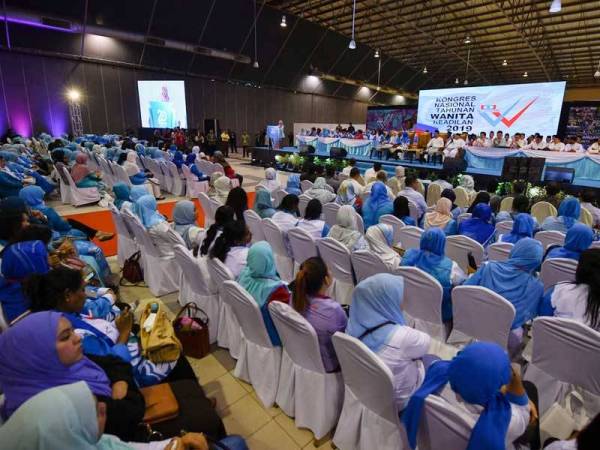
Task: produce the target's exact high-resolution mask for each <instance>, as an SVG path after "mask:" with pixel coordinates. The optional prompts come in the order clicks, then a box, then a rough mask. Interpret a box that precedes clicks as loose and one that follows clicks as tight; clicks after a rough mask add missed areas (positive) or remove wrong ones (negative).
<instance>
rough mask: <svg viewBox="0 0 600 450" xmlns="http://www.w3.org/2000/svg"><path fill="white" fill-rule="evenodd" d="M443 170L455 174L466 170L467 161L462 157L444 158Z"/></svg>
mask: <svg viewBox="0 0 600 450" xmlns="http://www.w3.org/2000/svg"><path fill="white" fill-rule="evenodd" d="M444 170H445V171H446V172H447V173H449V174H453V175H454V174H456V173H460V172H464V171H465V170H467V162H466V161H465V160H464V159H462V158H444Z"/></svg>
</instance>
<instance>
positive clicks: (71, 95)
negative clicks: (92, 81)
mask: <svg viewBox="0 0 600 450" xmlns="http://www.w3.org/2000/svg"><path fill="white" fill-rule="evenodd" d="M67 98H68V99H69V100H70V101H72V102H77V101H79V99H80V98H81V93H80V92H79V91H78V90H77V89H69V90H68V91H67Z"/></svg>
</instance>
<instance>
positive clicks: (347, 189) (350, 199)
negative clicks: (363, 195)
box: [335, 180, 359, 206]
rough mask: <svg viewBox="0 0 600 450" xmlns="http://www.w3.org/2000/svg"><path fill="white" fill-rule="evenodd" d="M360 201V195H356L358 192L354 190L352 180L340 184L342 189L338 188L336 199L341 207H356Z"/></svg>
mask: <svg viewBox="0 0 600 450" xmlns="http://www.w3.org/2000/svg"><path fill="white" fill-rule="evenodd" d="M358 200H359V198H358V195H356V191H355V190H354V184H352V181H350V180H344V181H342V183H341V184H340V187H339V188H338V191H337V197H336V198H335V202H336V203H337V204H338V205H341V206H344V205H350V206H356V203H357V202H358Z"/></svg>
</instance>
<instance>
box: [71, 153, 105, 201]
mask: <svg viewBox="0 0 600 450" xmlns="http://www.w3.org/2000/svg"><path fill="white" fill-rule="evenodd" d="M87 162H88V155H86V154H85V153H81V152H79V153H77V156H76V157H75V164H74V165H73V167H71V178H73V181H74V182H75V184H76V185H77V187H80V188H89V187H95V188H98V190H99V191H100V192H104V191H105V190H106V186H105V185H104V183H103V182H102V173H101V172H92V171H91V170H90V169H89V168H88V166H87Z"/></svg>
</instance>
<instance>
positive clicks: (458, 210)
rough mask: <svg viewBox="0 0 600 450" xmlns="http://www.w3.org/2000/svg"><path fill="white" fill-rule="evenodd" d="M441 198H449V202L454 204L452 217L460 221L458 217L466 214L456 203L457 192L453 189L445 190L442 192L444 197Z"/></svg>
mask: <svg viewBox="0 0 600 450" xmlns="http://www.w3.org/2000/svg"><path fill="white" fill-rule="evenodd" d="M441 198H447V199H448V200H450V201H451V202H452V209H451V211H452V217H453V218H454V219H458V216H460V215H461V214H463V213H464V212H465V210H464V209H463V208H461V207H460V206H458V205H457V204H456V203H454V202H456V192H454V190H453V189H444V190H443V191H442V196H441Z"/></svg>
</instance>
